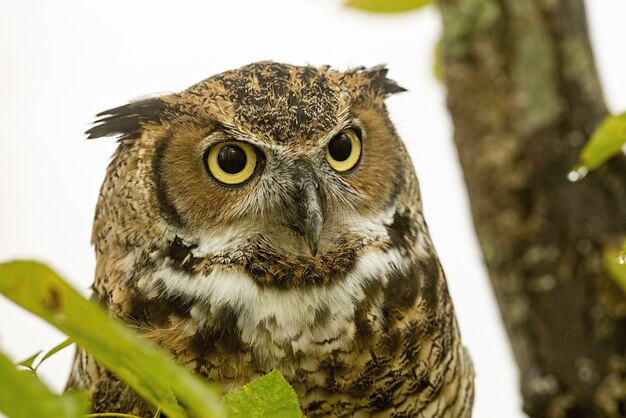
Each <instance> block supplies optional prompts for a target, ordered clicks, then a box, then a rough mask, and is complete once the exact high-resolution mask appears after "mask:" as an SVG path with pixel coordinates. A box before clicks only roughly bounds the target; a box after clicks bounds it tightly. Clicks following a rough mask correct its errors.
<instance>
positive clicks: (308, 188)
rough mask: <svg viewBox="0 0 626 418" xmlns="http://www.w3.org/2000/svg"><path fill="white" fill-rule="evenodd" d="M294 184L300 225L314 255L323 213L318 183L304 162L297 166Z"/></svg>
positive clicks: (317, 244) (317, 246)
mask: <svg viewBox="0 0 626 418" xmlns="http://www.w3.org/2000/svg"><path fill="white" fill-rule="evenodd" d="M296 184H297V186H298V189H299V190H298V191H299V194H300V199H301V200H300V205H301V209H302V215H303V219H302V227H303V230H304V234H305V236H306V239H307V242H308V244H309V249H310V250H311V254H312V255H313V256H315V255H316V254H317V250H318V249H319V243H320V237H321V235H322V225H323V224H324V215H323V214H322V204H321V199H320V194H319V183H318V181H317V177H316V176H315V173H314V172H313V169H312V168H311V167H310V166H309V165H308V164H306V163H301V164H299V165H298V167H297V172H296Z"/></svg>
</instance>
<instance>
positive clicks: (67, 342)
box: [35, 338, 74, 370]
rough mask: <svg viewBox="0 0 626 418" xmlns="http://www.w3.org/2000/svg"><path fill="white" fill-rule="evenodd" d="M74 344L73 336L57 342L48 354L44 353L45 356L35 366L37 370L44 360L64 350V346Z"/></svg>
mask: <svg viewBox="0 0 626 418" xmlns="http://www.w3.org/2000/svg"><path fill="white" fill-rule="evenodd" d="M72 344H74V340H72V339H71V338H67V339H65V341H63V342H61V343H59V344H57V345H56V346H54V347H52V348H51V349H50V350H49V351H48V352H47V353H46V354H44V356H43V357H42V358H41V360H39V363H37V366H36V367H35V370H37V369H38V368H39V366H41V363H43V362H44V361H46V360H48V359H49V358H50V357H52V356H53V355H55V354H56V353H58V352H59V351H61V350H63V349H64V348H67V347H69V346H70V345H72Z"/></svg>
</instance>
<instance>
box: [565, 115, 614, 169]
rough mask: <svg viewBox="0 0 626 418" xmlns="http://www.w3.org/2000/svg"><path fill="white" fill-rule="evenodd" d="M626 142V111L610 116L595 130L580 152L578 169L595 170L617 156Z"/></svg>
mask: <svg viewBox="0 0 626 418" xmlns="http://www.w3.org/2000/svg"><path fill="white" fill-rule="evenodd" d="M624 144H626V113H622V114H621V115H612V116H608V117H607V118H606V119H604V120H603V121H602V123H601V124H600V126H599V127H598V128H597V129H596V130H595V132H594V133H593V135H591V139H589V141H588V142H587V143H586V144H585V146H584V147H583V150H582V151H581V153H580V160H579V163H578V166H577V167H575V168H574V170H573V171H574V172H576V171H584V170H581V169H586V170H587V171H590V170H594V169H596V168H598V167H600V166H601V165H602V164H604V163H605V162H606V161H607V160H608V159H610V158H612V157H614V156H616V155H617V154H619V153H620V152H621V150H622V147H623V146H624Z"/></svg>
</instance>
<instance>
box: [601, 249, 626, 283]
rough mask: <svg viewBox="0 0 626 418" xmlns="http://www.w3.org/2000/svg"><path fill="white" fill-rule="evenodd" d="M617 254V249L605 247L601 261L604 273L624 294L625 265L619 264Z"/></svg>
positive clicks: (625, 281) (625, 280)
mask: <svg viewBox="0 0 626 418" xmlns="http://www.w3.org/2000/svg"><path fill="white" fill-rule="evenodd" d="M619 253H620V250H619V249H618V248H615V247H605V248H603V249H602V260H603V262H604V270H605V271H606V273H607V274H608V275H609V276H610V277H611V279H613V281H614V282H615V283H617V284H618V285H619V286H620V287H621V288H622V290H623V291H624V292H625V293H626V264H625V263H622V262H621V260H620V257H619Z"/></svg>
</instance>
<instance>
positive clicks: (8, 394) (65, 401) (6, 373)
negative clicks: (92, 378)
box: [0, 354, 87, 418]
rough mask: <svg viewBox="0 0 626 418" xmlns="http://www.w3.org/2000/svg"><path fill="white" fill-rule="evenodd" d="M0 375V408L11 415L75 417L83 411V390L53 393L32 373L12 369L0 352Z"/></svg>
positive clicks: (84, 396) (9, 362)
mask: <svg viewBox="0 0 626 418" xmlns="http://www.w3.org/2000/svg"><path fill="white" fill-rule="evenodd" d="M34 357H36V356H34ZM0 376H2V378H0V411H2V413H4V414H5V415H7V416H9V417H11V418H32V417H37V418H58V417H63V418H79V417H83V416H84V414H85V412H86V409H87V396H86V395H85V394H83V393H72V394H66V395H61V396H59V395H55V394H54V393H52V392H50V390H49V389H48V388H47V387H46V386H45V385H44V384H43V383H42V382H41V381H40V380H39V379H37V377H36V376H35V374H33V373H31V372H30V371H25V370H18V369H16V368H15V365H13V363H12V362H11V360H9V359H8V358H6V357H5V356H4V355H2V354H0Z"/></svg>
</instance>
